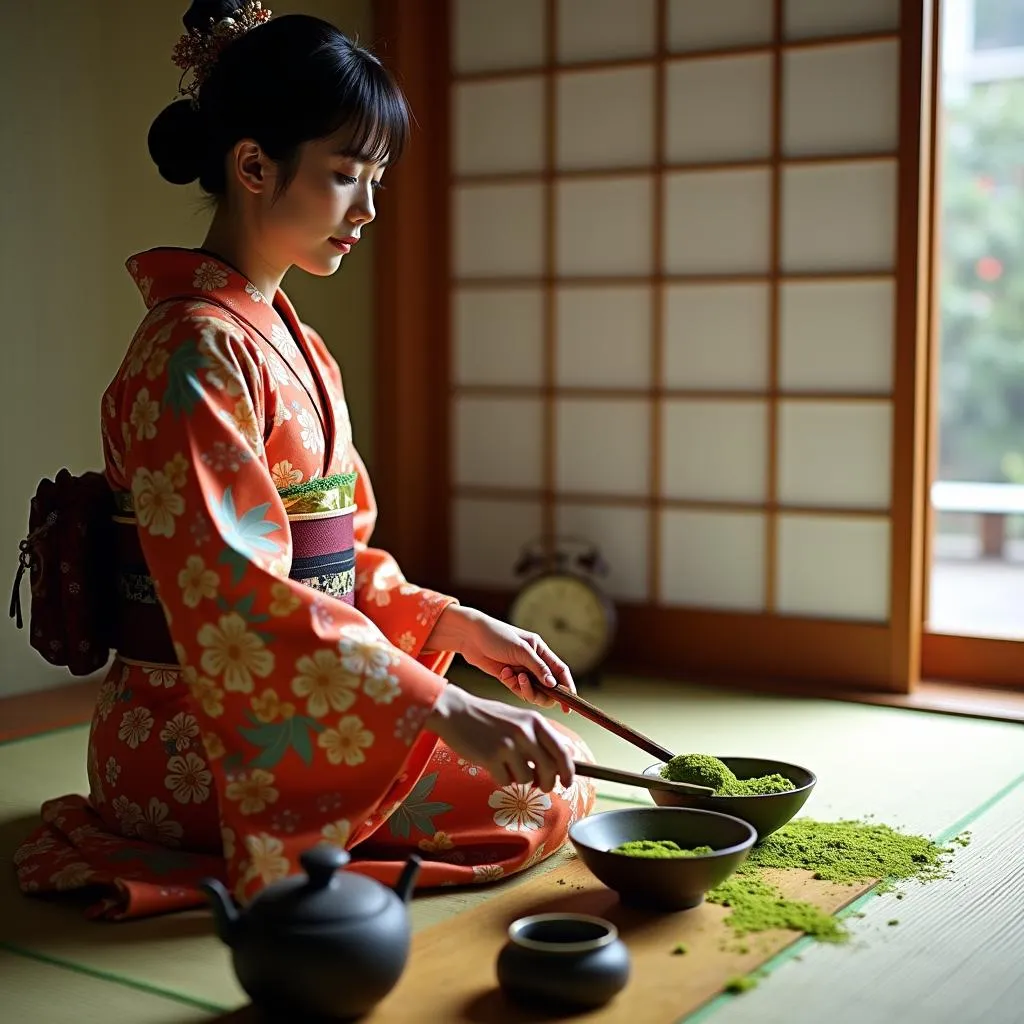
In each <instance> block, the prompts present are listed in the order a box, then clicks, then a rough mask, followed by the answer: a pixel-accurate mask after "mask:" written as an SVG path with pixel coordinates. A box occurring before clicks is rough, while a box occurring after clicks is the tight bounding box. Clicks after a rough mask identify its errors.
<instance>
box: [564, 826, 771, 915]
mask: <svg viewBox="0 0 1024 1024" xmlns="http://www.w3.org/2000/svg"><path fill="white" fill-rule="evenodd" d="M756 838H757V833H756V832H755V831H754V830H753V828H751V826H750V825H748V824H747V823H746V822H745V821H741V820H740V819H739V818H734V817H730V816H729V815H727V814H721V813H718V812H715V811H703V810H700V809H697V808H687V807H631V808H629V809H623V810H616V811H602V812H599V813H597V814H591V815H590V816H589V817H586V818H581V819H580V820H579V821H577V822H576V823H575V824H574V825H573V826H572V827H571V828H570V829H569V840H570V842H571V843H572V845H573V846H574V847H575V849H576V853H577V855H578V856H579V858H580V860H581V861H583V863H584V864H585V865H586V867H587V868H588V869H589V870H590V871H591V872H592V873H593V875H594V876H595V877H596V878H597V879H598V880H599V881H601V882H603V883H604V884H605V885H606V886H608V888H609V889H614V890H615V892H617V893H618V894H619V899H620V900H621V901H622V903H624V904H627V905H630V906H636V907H644V908H646V909H651V910H657V911H661V912H665V913H671V912H673V911H676V910H687V909H689V908H690V907H695V906H697V905H698V904H700V903H701V902H703V900H704V894H705V893H706V892H707V891H708V890H710V889H713V888H714V887H715V886H717V885H720V884H721V883H722V882H724V881H725V880H726V879H727V878H728V877H729V876H730V875H732V874H733V872H734V871H736V869H737V868H738V867H739V866H740V865H741V864H742V863H743V861H744V860H745V859H746V857H747V855H748V854H749V853H750V850H751V847H753V845H754V840H755V839H756Z"/></svg>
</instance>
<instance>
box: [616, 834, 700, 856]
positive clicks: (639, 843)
mask: <svg viewBox="0 0 1024 1024" xmlns="http://www.w3.org/2000/svg"><path fill="white" fill-rule="evenodd" d="M714 852H715V851H714V850H712V849H711V847H710V846H695V847H694V848H693V849H692V850H690V849H687V848H686V847H683V846H680V845H679V844H678V843H675V842H673V841H672V840H671V839H633V840H631V841H630V842H628V843H621V844H620V845H618V846H616V847H615V849H614V850H612V853H621V854H624V855H625V856H626V857H647V858H648V859H649V860H671V859H672V858H679V857H706V856H707V855H708V854H709V853H714Z"/></svg>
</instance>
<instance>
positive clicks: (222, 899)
mask: <svg viewBox="0 0 1024 1024" xmlns="http://www.w3.org/2000/svg"><path fill="white" fill-rule="evenodd" d="M199 888H200V889H201V890H202V891H203V892H204V893H205V894H206V898H207V899H208V900H209V902H210V907H211V908H212V910H213V920H214V923H215V924H216V926H217V935H218V937H219V938H220V940H221V942H223V943H224V944H225V945H227V946H234V944H235V943H236V942H237V940H238V933H239V932H240V931H241V925H242V918H241V916H240V915H239V913H238V911H237V910H236V909H235V904H234V902H233V901H232V899H231V895H230V893H229V892H228V891H227V889H225V888H224V886H223V885H222V884H221V883H220V882H219V881H218V880H217V879H216V878H204V879H203V881H201V882H200V883H199Z"/></svg>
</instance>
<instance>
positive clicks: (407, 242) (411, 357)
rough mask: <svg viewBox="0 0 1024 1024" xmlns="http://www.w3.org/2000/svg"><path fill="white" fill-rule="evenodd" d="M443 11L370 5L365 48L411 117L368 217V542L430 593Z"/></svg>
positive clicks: (444, 441)
mask: <svg viewBox="0 0 1024 1024" xmlns="http://www.w3.org/2000/svg"><path fill="white" fill-rule="evenodd" d="M448 17H449V12H448V4H447V2H444V0H442V2H440V3H422V2H416V3H410V2H409V0H376V2H375V3H374V5H373V18H374V26H373V35H374V42H375V44H376V45H375V50H376V52H377V54H378V55H379V56H380V58H381V60H382V61H383V62H384V64H385V65H386V66H387V67H388V69H389V70H390V71H391V72H392V74H394V75H395V76H396V77H397V79H398V82H399V84H400V85H401V87H402V89H403V90H404V91H405V94H406V97H407V99H408V101H409V105H410V108H411V110H412V115H413V119H414V121H413V130H412V136H411V138H410V141H409V146H408V148H407V150H406V152H405V154H404V156H403V157H402V159H401V160H400V161H399V162H398V163H396V164H395V166H394V167H393V168H390V169H389V171H388V182H387V191H386V192H385V193H384V195H383V196H382V199H381V202H380V204H379V208H378V213H377V221H376V223H375V225H374V234H375V236H376V237H375V250H374V253H375V280H374V303H373V315H374V361H373V365H374V409H373V423H374V445H373V450H374V457H373V465H372V470H373V484H374V490H375V492H376V496H377V502H378V506H379V523H378V529H377V532H376V533H375V535H374V543H375V544H380V545H381V546H382V547H386V548H387V549H388V550H389V551H390V552H391V553H392V554H394V556H395V558H396V559H397V561H398V564H399V565H400V566H401V567H402V569H403V572H404V573H405V575H406V576H407V577H408V578H409V579H410V580H415V581H416V582H417V583H419V584H421V585H423V586H429V587H435V588H438V589H445V588H446V587H447V586H448V585H449V580H448V578H447V577H448V564H449V561H448V545H449V528H448V509H447V493H446V486H447V480H448V446H449V428H448V393H449V385H448V379H449V368H448V350H449V345H448V333H449V332H448V294H447V281H448V266H449V245H450V234H451V232H450V231H449V224H448V221H449V215H450V214H449V200H448V192H449V189H448V109H447V95H448V68H449V59H448Z"/></svg>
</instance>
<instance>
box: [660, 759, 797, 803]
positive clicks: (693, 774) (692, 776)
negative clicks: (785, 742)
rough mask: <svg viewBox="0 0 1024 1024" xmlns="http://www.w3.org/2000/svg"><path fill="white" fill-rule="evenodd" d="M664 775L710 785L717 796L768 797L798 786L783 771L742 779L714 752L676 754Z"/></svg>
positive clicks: (663, 770) (697, 784)
mask: <svg viewBox="0 0 1024 1024" xmlns="http://www.w3.org/2000/svg"><path fill="white" fill-rule="evenodd" d="M661 777H662V778H663V779H668V781H669V782H688V783H690V785H693V786H710V788H711V789H713V790H714V791H715V795H716V796H765V795H767V794H769V793H788V792H790V791H791V790H794V789H796V785H795V783H793V782H792V781H791V780H790V779H787V778H786V777H785V776H783V775H779V774H775V775H762V776H761V777H760V778H758V779H738V778H736V775H735V773H734V772H733V771H732V769H731V768H729V767H727V766H726V765H725V764H724V763H723V762H722V761H719V760H718V758H717V757H712V756H711V755H710V754H676V756H675V757H673V758H672V759H671V760H670V761H668V762H667V763H666V764H664V765H663V766H662V768H661Z"/></svg>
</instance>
